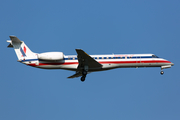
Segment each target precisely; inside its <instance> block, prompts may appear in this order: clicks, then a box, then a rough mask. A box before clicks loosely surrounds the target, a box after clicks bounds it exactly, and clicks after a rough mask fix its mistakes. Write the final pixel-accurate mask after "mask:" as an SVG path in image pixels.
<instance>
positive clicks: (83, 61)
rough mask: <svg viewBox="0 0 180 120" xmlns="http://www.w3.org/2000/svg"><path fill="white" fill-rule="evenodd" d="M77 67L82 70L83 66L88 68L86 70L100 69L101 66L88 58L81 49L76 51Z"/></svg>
mask: <svg viewBox="0 0 180 120" xmlns="http://www.w3.org/2000/svg"><path fill="white" fill-rule="evenodd" d="M76 52H77V54H78V55H77V57H78V62H79V66H78V69H83V68H84V66H88V68H101V67H102V65H101V64H100V63H99V62H97V61H96V60H95V59H93V58H92V57H91V56H89V55H88V54H87V53H86V52H84V51H83V50H81V49H76Z"/></svg>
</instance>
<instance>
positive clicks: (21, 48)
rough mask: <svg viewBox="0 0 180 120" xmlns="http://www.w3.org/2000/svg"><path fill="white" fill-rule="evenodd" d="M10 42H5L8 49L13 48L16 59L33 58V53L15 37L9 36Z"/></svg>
mask: <svg viewBox="0 0 180 120" xmlns="http://www.w3.org/2000/svg"><path fill="white" fill-rule="evenodd" d="M9 37H10V39H11V40H7V42H9V43H10V44H9V45H8V47H13V48H14V50H15V52H16V55H17V57H18V59H19V60H20V59H22V58H24V57H33V56H35V53H33V52H32V51H31V50H30V49H29V48H28V47H27V46H26V44H25V43H24V42H23V41H21V40H19V39H18V38H17V37H16V36H9Z"/></svg>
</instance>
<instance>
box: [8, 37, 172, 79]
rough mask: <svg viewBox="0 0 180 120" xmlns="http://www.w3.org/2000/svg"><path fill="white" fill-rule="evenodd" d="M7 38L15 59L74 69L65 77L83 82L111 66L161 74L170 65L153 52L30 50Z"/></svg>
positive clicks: (56, 67)
mask: <svg viewBox="0 0 180 120" xmlns="http://www.w3.org/2000/svg"><path fill="white" fill-rule="evenodd" d="M9 37H10V39H11V40H7V42H8V43H10V44H9V45H8V46H7V47H13V48H14V50H15V53H16V55H17V57H18V62H21V63H23V64H26V65H29V66H32V67H36V68H42V69H64V70H71V71H75V74H74V75H72V76H69V77H68V78H75V77H80V76H81V81H82V82H83V81H85V78H86V75H87V74H89V73H91V72H96V71H104V70H110V69H115V68H138V67H161V72H160V73H161V75H163V74H164V71H163V69H166V68H171V66H173V65H174V63H172V62H170V61H168V60H165V59H163V58H159V57H157V56H156V55H154V54H110V55H88V54H87V53H86V52H84V51H83V50H82V49H76V52H77V55H64V53H63V52H45V53H34V52H32V51H31V50H30V49H29V48H28V47H27V46H26V44H25V43H24V42H23V41H21V40H19V39H18V38H17V37H16V36H9Z"/></svg>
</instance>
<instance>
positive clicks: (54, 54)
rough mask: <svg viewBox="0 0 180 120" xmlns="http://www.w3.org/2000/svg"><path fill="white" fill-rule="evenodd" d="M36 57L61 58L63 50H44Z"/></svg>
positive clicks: (45, 58) (44, 58) (42, 58)
mask: <svg viewBox="0 0 180 120" xmlns="http://www.w3.org/2000/svg"><path fill="white" fill-rule="evenodd" d="M38 59H40V60H63V59H64V54H63V52H45V53H41V54H38Z"/></svg>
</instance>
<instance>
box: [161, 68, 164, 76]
mask: <svg viewBox="0 0 180 120" xmlns="http://www.w3.org/2000/svg"><path fill="white" fill-rule="evenodd" d="M160 73H161V75H163V74H164V71H163V68H162V67H161V72H160Z"/></svg>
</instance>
